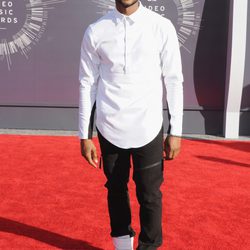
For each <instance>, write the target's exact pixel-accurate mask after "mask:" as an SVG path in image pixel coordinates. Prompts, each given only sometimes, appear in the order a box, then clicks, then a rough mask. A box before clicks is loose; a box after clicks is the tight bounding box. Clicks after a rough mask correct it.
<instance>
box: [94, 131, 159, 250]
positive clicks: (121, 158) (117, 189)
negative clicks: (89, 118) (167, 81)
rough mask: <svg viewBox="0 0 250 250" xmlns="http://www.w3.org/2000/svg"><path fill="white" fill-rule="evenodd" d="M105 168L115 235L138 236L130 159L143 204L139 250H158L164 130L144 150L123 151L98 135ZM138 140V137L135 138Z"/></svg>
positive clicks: (139, 196)
mask: <svg viewBox="0 0 250 250" xmlns="http://www.w3.org/2000/svg"><path fill="white" fill-rule="evenodd" d="M98 138H99V142H100V147H101V152H102V159H103V169H104V173H105V176H106V178H107V182H106V184H105V187H106V188H107V189H108V209H109V216H110V225H111V236H112V237H118V236H122V235H128V234H129V235H130V236H134V235H135V232H134V230H133V229H132V227H131V211H130V204H129V195H128V188H127V183H128V181H129V170H130V158H131V157H132V161H133V166H134V171H133V180H134V182H135V184H136V196H137V199H138V202H139V204H140V225H141V232H140V234H139V246H138V248H137V249H138V250H146V249H147V250H155V249H157V247H159V246H160V245H161V244H162V193H161V191H160V186H161V184H162V182H163V129H161V131H160V132H159V134H158V135H157V136H156V137H155V139H154V140H152V141H151V142H150V143H148V144H147V145H145V146H143V147H140V148H130V149H122V148H119V147H117V146H115V145H113V144H111V143H110V142H109V141H107V140H106V139H105V138H104V137H103V136H102V135H101V134H100V132H98ZM135 140H136V138H135Z"/></svg>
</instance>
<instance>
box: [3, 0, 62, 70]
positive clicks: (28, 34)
mask: <svg viewBox="0 0 250 250" xmlns="http://www.w3.org/2000/svg"><path fill="white" fill-rule="evenodd" d="M65 1H66V0H24V3H25V9H26V18H25V22H24V25H23V26H22V27H21V29H20V30H19V31H18V32H17V33H15V34H13V35H12V37H11V39H5V38H2V39H1V40H0V59H1V60H6V62H7V66H8V69H9V70H10V69H11V66H12V61H11V57H12V56H14V55H15V54H17V53H20V54H21V55H23V56H25V57H26V58H28V52H29V51H30V50H31V48H32V46H33V45H35V44H36V43H37V42H38V41H39V39H40V38H41V36H42V34H43V33H44V31H45V28H46V24H47V19H48V12H49V10H51V9H53V8H54V5H55V4H59V3H63V2H65ZM1 30H6V28H1V29H0V32H1ZM0 35H1V33H0Z"/></svg>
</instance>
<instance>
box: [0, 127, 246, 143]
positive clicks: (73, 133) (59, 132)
mask: <svg viewBox="0 0 250 250" xmlns="http://www.w3.org/2000/svg"><path fill="white" fill-rule="evenodd" d="M0 134H9V135H55V136H77V135H78V133H77V131H68V130H28V129H27V130H26V129H0ZM94 136H95V134H94ZM183 138H187V139H197V140H240V141H250V136H240V137H239V138H236V139H226V138H224V137H220V136H213V135H199V134H185V135H183Z"/></svg>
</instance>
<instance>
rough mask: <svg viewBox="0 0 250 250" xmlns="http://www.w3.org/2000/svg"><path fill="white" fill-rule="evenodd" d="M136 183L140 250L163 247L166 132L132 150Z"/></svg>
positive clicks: (153, 249)
mask: <svg viewBox="0 0 250 250" xmlns="http://www.w3.org/2000/svg"><path fill="white" fill-rule="evenodd" d="M132 157H133V164H134V173H133V180H134V181H135V184H136V195H137V199H138V201H139V204H140V223H141V232H140V235H139V246H138V248H137V249H138V250H156V249H157V248H158V247H159V246H160V245H161V244H162V193H161V191H160V186H161V184H162V182H163V131H162V130H161V131H160V133H159V134H158V135H157V136H156V138H155V139H154V140H153V141H152V142H150V143H149V144H147V145H145V146H143V147H141V148H135V149H132Z"/></svg>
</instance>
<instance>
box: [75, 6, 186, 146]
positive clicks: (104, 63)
mask: <svg viewBox="0 0 250 250" xmlns="http://www.w3.org/2000/svg"><path fill="white" fill-rule="evenodd" d="M79 80H80V100H79V137H80V138H81V139H87V138H91V131H92V128H91V127H92V126H93V117H94V115H93V114H94V112H93V111H94V109H95V108H96V126H97V128H98V130H99V131H100V133H101V134H102V135H103V136H104V137H105V138H106V139H107V140H108V141H110V142H111V143H112V144H114V145H116V146H118V147H120V148H135V147H141V146H144V145H146V144H147V143H149V142H150V141H152V140H153V139H154V137H155V136H156V135H157V134H158V132H159V131H160V129H161V127H162V123H163V102H162V98H163V88H164V87H165V88H166V92H167V102H168V108H169V113H170V126H171V130H170V134H172V135H176V136H181V134H182V116H183V86H182V82H183V75H182V65H181V56H180V50H179V43H178V38H177V34H176V31H175V28H174V26H173V25H172V23H171V22H170V21H169V20H168V19H166V18H164V17H162V16H161V15H159V14H157V13H155V12H153V11H151V10H149V9H147V8H145V7H143V6H142V4H141V3H140V6H139V8H138V9H137V10H136V11H135V12H134V13H133V14H131V15H129V16H126V15H123V14H121V13H120V12H118V11H117V10H116V9H114V10H112V11H110V12H109V13H107V14H106V15H105V16H103V17H102V18H100V19H99V20H97V21H96V22H95V23H93V24H91V25H89V27H88V28H87V30H86V31H85V33H84V37H83V41H82V46H81V60H80V73H79Z"/></svg>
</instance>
